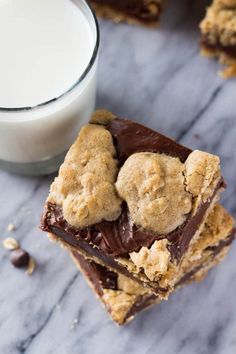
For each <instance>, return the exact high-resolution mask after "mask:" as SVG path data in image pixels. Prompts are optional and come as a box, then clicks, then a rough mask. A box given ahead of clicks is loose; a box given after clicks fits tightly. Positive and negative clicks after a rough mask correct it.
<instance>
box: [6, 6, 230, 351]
mask: <svg viewBox="0 0 236 354" xmlns="http://www.w3.org/2000/svg"><path fill="white" fill-rule="evenodd" d="M202 4H204V1H197V2H196V3H194V2H193V1H188V0H182V1H178V2H177V1H172V2H170V3H169V7H168V10H167V11H166V13H165V15H164V16H163V21H162V26H161V28H160V29H159V30H147V29H143V28H138V27H131V26H128V25H114V24H113V23H111V22H106V21H101V22H100V24H101V35H102V48H101V55H100V65H99V80H98V81H99V82H98V83H99V93H98V102H97V106H98V107H105V108H108V109H110V110H112V111H114V112H115V113H117V114H120V115H121V116H126V117H130V118H135V119H136V120H138V121H140V122H142V123H145V124H147V125H149V126H150V127H152V128H155V129H158V130H160V131H161V132H163V133H165V134H167V135H169V136H172V137H174V138H176V139H178V140H180V141H181V142H182V143H184V144H186V145H189V146H190V147H192V148H200V149H203V150H207V151H209V152H212V153H216V154H219V155H220V156H221V158H222V168H223V173H224V175H225V178H226V181H227V182H228V190H227V191H226V192H225V193H224V196H223V204H224V205H225V206H226V207H227V208H228V209H229V210H230V211H231V212H232V213H233V214H234V216H236V198H235V192H236V182H235V173H236V147H235V145H236V110H235V99H236V80H229V81H224V80H222V79H221V78H220V77H219V76H217V75H216V73H217V71H218V70H219V65H218V64H217V63H216V62H214V61H211V60H208V59H205V58H201V57H200V56H199V47H198V42H199V32H198V23H199V20H200V18H201V17H202V14H203V5H202ZM51 180H52V177H44V178H24V177H19V176H14V175H10V174H7V173H5V172H3V171H1V172H0V188H1V193H0V206H1V212H0V232H1V239H3V238H5V237H7V236H8V235H9V234H8V232H7V231H6V228H7V225H8V224H9V223H11V222H14V223H15V224H16V225H17V230H16V231H15V232H14V237H15V238H17V239H18V240H19V241H20V242H21V244H22V246H23V247H25V248H27V250H29V251H30V252H31V254H32V255H33V256H34V257H35V258H36V260H37V263H38V266H37V269H36V271H35V273H34V274H33V275H32V276H31V277H27V276H26V275H25V274H24V273H23V272H21V271H19V270H15V269H13V267H12V266H11V265H10V263H9V259H8V254H7V252H6V251H5V250H4V249H3V248H2V247H0V353H1V354H18V353H27V354H54V353H55V354H74V353H75V354H92V353H96V354H104V353H113V354H120V353H121V354H123V353H130V354H131V353H132V354H152V353H158V354H179V353H181V354H212V353H214V354H234V353H236V306H235V303H236V301H235V293H236V262H235V252H236V244H235V245H233V247H232V249H231V252H230V254H229V256H228V257H227V259H226V260H225V261H224V262H223V264H222V265H221V266H219V267H218V268H217V269H215V270H213V271H212V272H211V273H210V275H209V276H208V278H207V279H206V280H205V281H204V282H203V283H200V284H198V285H196V284H195V285H191V286H188V287H186V288H185V289H183V290H180V291H178V292H177V293H176V294H175V295H173V296H171V297H170V299H169V301H168V302H163V303H162V304H160V305H159V306H157V307H156V308H154V309H151V310H148V311H147V312H145V313H143V314H141V315H140V316H139V317H138V318H137V319H136V320H135V321H134V322H133V323H131V324H129V325H128V326H127V327H124V328H118V327H117V326H115V325H114V324H113V323H112V322H111V321H110V319H109V318H108V316H107V315H106V313H105V312H104V310H103V309H102V307H101V306H100V304H99V303H98V302H97V301H96V300H95V299H94V295H93V294H92V293H91V290H90V289H89V288H88V286H87V285H86V283H85V281H84V280H83V278H82V276H81V275H80V274H79V273H78V272H77V271H76V269H75V267H74V265H73V264H72V263H71V261H70V259H69V257H68V255H67V254H66V252H65V251H64V250H62V249H60V248H59V247H58V246H56V245H54V244H51V243H49V242H48V240H47V238H46V236H45V235H44V234H43V233H42V232H40V231H39V230H38V228H37V225H38V223H39V218H40V214H41V211H42V208H43V202H44V200H45V197H46V195H47V192H48V187H49V184H50V182H51ZM74 319H78V324H77V325H75V326H73V320H74ZM73 327H74V328H73Z"/></svg>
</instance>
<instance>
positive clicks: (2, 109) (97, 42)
mask: <svg viewBox="0 0 236 354" xmlns="http://www.w3.org/2000/svg"><path fill="white" fill-rule="evenodd" d="M70 1H72V2H73V3H74V4H75V5H76V3H75V1H74V0H70ZM79 1H80V2H82V3H83V4H84V5H85V6H86V7H87V9H88V10H89V12H90V14H91V15H92V19H93V21H94V24H95V35H96V38H95V44H94V49H93V52H92V56H91V59H90V61H89V63H88V65H87V67H86V68H85V70H84V71H83V73H82V74H81V75H80V77H79V78H78V79H77V80H76V81H75V83H74V84H73V85H72V86H70V87H69V88H68V89H67V90H66V91H65V92H63V93H62V94H60V95H59V96H57V97H54V98H52V99H50V100H48V101H45V102H42V103H39V104H37V105H34V106H26V107H12V108H8V107H1V106H0V112H24V111H31V110H35V109H37V108H41V107H45V106H48V105H50V104H51V103H54V102H57V101H58V100H60V99H62V98H63V97H65V96H66V95H67V94H69V93H70V92H71V91H73V90H74V89H75V88H77V87H78V86H79V84H81V82H83V80H84V79H85V78H86V77H87V75H88V74H89V72H90V70H91V69H92V67H93V64H94V63H95V61H96V59H97V55H98V50H99V45H100V30H99V25H98V20H97V17H96V15H95V13H94V11H93V9H92V7H91V6H90V5H89V4H88V3H87V1H86V0H79Z"/></svg>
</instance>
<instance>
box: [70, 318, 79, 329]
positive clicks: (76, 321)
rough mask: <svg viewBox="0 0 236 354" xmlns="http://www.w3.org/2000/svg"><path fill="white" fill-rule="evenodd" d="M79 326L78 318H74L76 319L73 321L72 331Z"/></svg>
mask: <svg viewBox="0 0 236 354" xmlns="http://www.w3.org/2000/svg"><path fill="white" fill-rule="evenodd" d="M77 324H78V319H77V318H74V319H73V322H72V324H71V326H70V329H75V328H76V326H77Z"/></svg>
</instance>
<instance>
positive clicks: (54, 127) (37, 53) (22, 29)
mask: <svg viewBox="0 0 236 354" xmlns="http://www.w3.org/2000/svg"><path fill="white" fill-rule="evenodd" d="M96 44H97V32H96V24H95V20H94V18H93V15H92V13H91V11H90V9H89V8H88V7H87V5H86V4H85V3H84V2H83V0H75V1H72V0H0V46H1V55H0V78H1V79H0V107H1V108H4V109H1V108H0V160H2V165H3V166H4V167H7V166H5V165H6V162H8V163H9V162H10V163H17V166H18V167H19V164H26V165H28V163H41V162H43V161H46V162H47V171H43V170H42V171H39V172H40V173H44V172H51V170H53V169H55V168H56V166H55V161H54V166H52V168H50V166H49V165H48V161H49V160H50V159H53V158H54V159H55V157H56V156H58V155H60V154H63V153H64V152H65V151H66V150H67V149H68V147H69V146H70V145H71V143H72V141H73V140H74V139H75V137H76V135H77V133H78V130H79V127H80V126H81V125H82V124H84V122H86V121H87V120H88V118H89V116H90V114H91V112H92V111H93V109H94V103H95V93H96V78H95V73H96V58H95V56H96V54H97V53H95V55H93V54H94V49H95V46H96ZM92 57H93V59H94V60H93V65H90V67H89V70H88V72H87V73H86V75H85V77H84V78H83V79H82V80H81V82H80V83H79V84H77V85H75V84H76V83H77V81H78V79H79V78H81V75H84V73H85V70H86V68H87V67H88V65H89V63H90V61H91V59H92ZM73 85H75V87H74V88H73V89H72V87H73ZM68 90H69V92H68V93H66V92H67V91H68ZM65 93H66V94H65ZM60 96H62V97H60ZM58 97H60V98H58ZM55 98H58V99H57V100H54V99H55ZM51 100H54V101H53V102H50V103H47V104H45V102H48V101H51ZM38 105H41V106H39V107H35V106H38ZM23 107H27V108H29V107H33V108H31V109H22V108H23ZM6 108H7V109H6ZM19 108H21V109H20V110H19ZM9 109H11V110H9ZM17 109H18V110H17ZM0 166H1V161H0ZM12 166H13V165H11V166H10V169H12V168H11V167H12ZM22 166H23V165H22ZM28 166H29V165H28ZM40 166H41V165H40ZM38 167H39V166H38ZM16 169H17V168H16ZM42 169H43V167H42ZM13 170H14V166H13ZM26 170H27V171H25V172H26V173H27V172H30V171H28V170H29V169H28V168H27V169H26ZM20 172H24V169H23V170H22V169H21V168H20ZM32 172H33V173H34V172H35V171H32Z"/></svg>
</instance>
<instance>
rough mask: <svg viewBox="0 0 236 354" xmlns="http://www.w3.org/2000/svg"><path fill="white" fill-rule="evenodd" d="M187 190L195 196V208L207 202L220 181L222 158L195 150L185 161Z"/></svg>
mask: <svg viewBox="0 0 236 354" xmlns="http://www.w3.org/2000/svg"><path fill="white" fill-rule="evenodd" d="M185 166H186V172H185V177H186V190H187V191H188V192H190V193H191V194H192V195H193V197H194V198H195V205H194V210H196V209H197V208H198V207H199V205H200V204H201V203H205V202H206V201H207V200H208V198H209V197H210V196H211V195H212V192H213V191H214V190H215V188H216V186H217V183H218V182H219V179H220V176H221V172H220V159H219V157H218V156H215V155H211V154H208V153H207V152H203V151H199V150H195V151H193V152H192V153H191V154H190V155H189V157H188V158H187V160H186V162H185Z"/></svg>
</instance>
